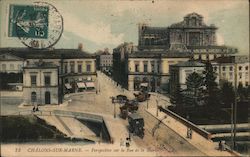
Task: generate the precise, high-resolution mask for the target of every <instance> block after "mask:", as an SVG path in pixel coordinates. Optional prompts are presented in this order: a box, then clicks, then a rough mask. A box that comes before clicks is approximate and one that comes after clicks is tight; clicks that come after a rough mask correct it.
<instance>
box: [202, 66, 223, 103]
mask: <svg viewBox="0 0 250 157" xmlns="http://www.w3.org/2000/svg"><path fill="white" fill-rule="evenodd" d="M203 75H204V78H203V79H204V86H205V87H206V88H205V90H204V96H205V104H206V105H207V106H209V107H218V106H219V105H218V102H219V97H218V93H219V89H218V84H217V83H216V82H215V80H216V73H215V72H214V70H213V66H212V64H211V63H210V62H209V61H208V62H207V63H206V67H205V70H204V71H203Z"/></svg>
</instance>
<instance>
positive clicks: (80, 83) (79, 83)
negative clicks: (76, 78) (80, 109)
mask: <svg viewBox="0 0 250 157" xmlns="http://www.w3.org/2000/svg"><path fill="white" fill-rule="evenodd" d="M76 84H77V87H78V88H85V87H86V86H85V84H84V83H83V82H77V83H76Z"/></svg>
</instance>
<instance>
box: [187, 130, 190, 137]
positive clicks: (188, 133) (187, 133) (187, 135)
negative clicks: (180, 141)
mask: <svg viewBox="0 0 250 157" xmlns="http://www.w3.org/2000/svg"><path fill="white" fill-rule="evenodd" d="M189 134H190V133H189V128H187V138H189Z"/></svg>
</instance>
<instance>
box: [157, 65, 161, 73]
mask: <svg viewBox="0 0 250 157" xmlns="http://www.w3.org/2000/svg"><path fill="white" fill-rule="evenodd" d="M157 70H158V73H160V63H158V64H157Z"/></svg>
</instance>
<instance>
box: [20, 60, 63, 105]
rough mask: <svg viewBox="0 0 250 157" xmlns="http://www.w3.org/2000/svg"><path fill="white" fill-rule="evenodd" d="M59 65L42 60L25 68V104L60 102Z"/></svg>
mask: <svg viewBox="0 0 250 157" xmlns="http://www.w3.org/2000/svg"><path fill="white" fill-rule="evenodd" d="M58 68H59V67H58V66H56V65H54V64H52V63H45V62H43V61H42V60H40V61H39V62H34V63H32V64H28V65H27V66H25V67H24V68H23V98H24V103H25V104H33V105H35V104H38V105H41V104H59V103H60V102H59V99H58V98H59V95H58V93H59V88H58V82H59V79H58V76H59V74H58V73H59V70H58Z"/></svg>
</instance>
